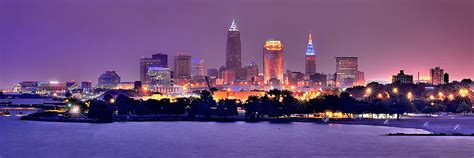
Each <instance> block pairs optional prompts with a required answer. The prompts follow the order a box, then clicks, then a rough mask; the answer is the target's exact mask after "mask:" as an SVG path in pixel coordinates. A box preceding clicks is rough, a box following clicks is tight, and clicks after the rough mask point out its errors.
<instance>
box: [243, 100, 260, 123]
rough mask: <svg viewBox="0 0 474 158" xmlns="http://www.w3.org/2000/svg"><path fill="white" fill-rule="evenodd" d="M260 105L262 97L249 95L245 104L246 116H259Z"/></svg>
mask: <svg viewBox="0 0 474 158" xmlns="http://www.w3.org/2000/svg"><path fill="white" fill-rule="evenodd" d="M259 105H260V99H259V98H258V97H257V96H249V97H248V99H247V102H245V104H244V109H245V117H246V118H250V119H255V118H258V115H257V111H258V107H259Z"/></svg>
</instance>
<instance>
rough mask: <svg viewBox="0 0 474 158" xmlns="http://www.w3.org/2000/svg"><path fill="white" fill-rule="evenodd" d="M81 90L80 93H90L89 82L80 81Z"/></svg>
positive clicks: (90, 85) (90, 86)
mask: <svg viewBox="0 0 474 158" xmlns="http://www.w3.org/2000/svg"><path fill="white" fill-rule="evenodd" d="M81 89H82V92H83V93H85V92H91V91H92V82H89V81H82V82H81Z"/></svg>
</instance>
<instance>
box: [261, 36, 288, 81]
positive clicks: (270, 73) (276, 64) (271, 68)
mask: <svg viewBox="0 0 474 158" xmlns="http://www.w3.org/2000/svg"><path fill="white" fill-rule="evenodd" d="M283 69H284V68H283V44H282V43H281V41H277V40H267V41H265V44H264V45H263V76H264V82H265V83H268V81H269V80H270V79H277V80H279V81H280V82H283Z"/></svg>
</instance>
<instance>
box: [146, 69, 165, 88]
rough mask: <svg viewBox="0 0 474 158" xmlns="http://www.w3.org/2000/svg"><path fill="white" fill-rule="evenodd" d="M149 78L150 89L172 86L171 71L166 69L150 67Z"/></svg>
mask: <svg viewBox="0 0 474 158" xmlns="http://www.w3.org/2000/svg"><path fill="white" fill-rule="evenodd" d="M147 76H149V77H150V79H151V82H150V84H149V85H150V87H152V88H153V87H157V86H170V85H171V70H170V69H169V68H164V67H149V68H148V73H147Z"/></svg>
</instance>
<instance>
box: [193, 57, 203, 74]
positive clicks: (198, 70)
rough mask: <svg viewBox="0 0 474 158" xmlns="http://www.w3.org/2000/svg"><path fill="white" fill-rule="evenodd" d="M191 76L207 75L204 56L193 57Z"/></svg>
mask: <svg viewBox="0 0 474 158" xmlns="http://www.w3.org/2000/svg"><path fill="white" fill-rule="evenodd" d="M191 76H192V77H202V76H206V67H205V64H204V59H202V58H193V59H192V61H191Z"/></svg>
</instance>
